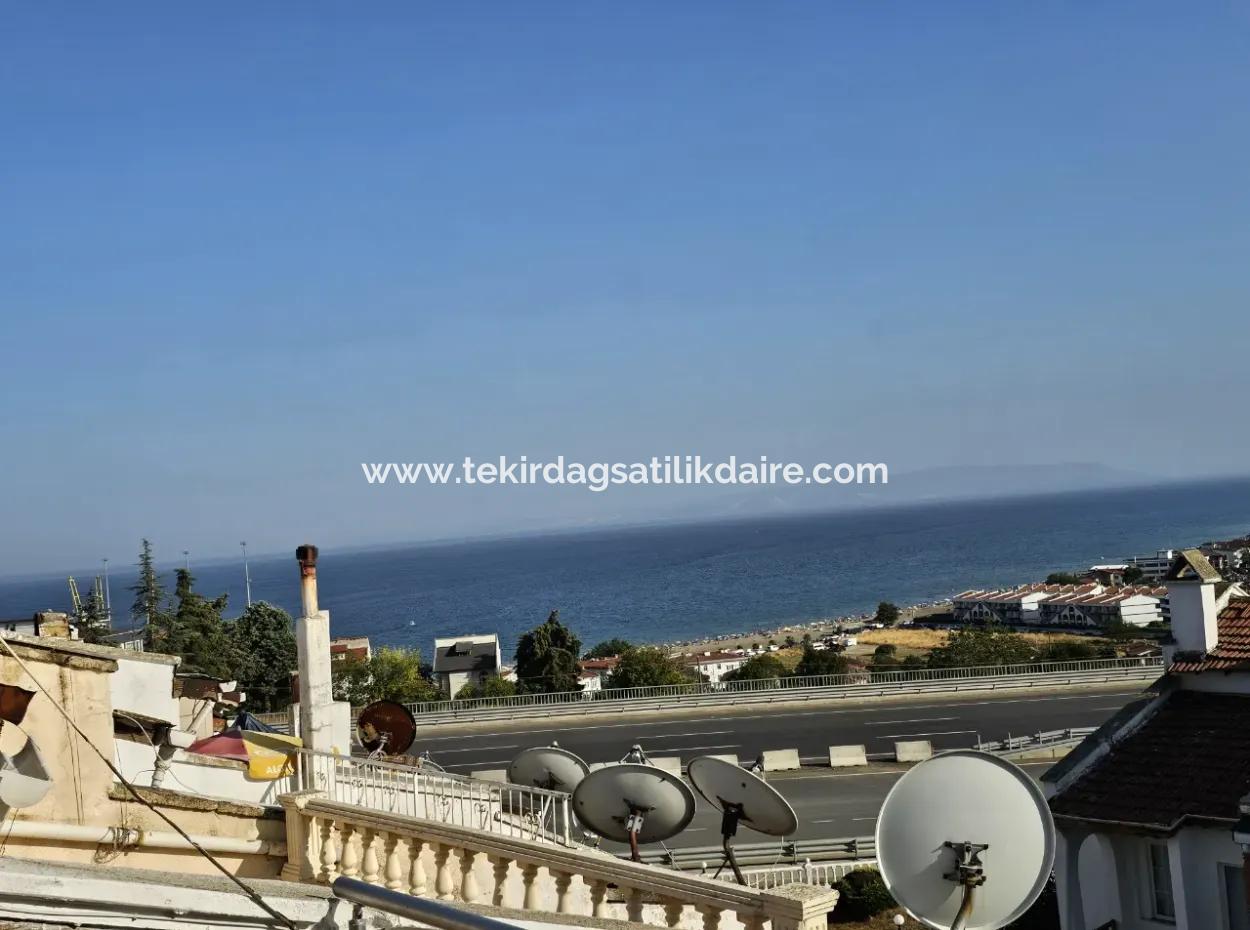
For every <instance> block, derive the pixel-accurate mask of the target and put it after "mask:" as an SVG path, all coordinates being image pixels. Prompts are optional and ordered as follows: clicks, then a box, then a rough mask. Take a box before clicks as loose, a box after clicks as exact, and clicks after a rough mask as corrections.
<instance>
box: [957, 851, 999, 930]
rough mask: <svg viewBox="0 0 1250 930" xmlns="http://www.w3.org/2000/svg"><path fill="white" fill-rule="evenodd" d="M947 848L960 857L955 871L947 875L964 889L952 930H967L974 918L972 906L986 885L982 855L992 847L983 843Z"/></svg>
mask: <svg viewBox="0 0 1250 930" xmlns="http://www.w3.org/2000/svg"><path fill="white" fill-rule="evenodd" d="M946 847H947V848H948V849H953V850H954V851H955V855H956V856H957V857H958V858H957V860H956V863H955V871H954V872H950V873H948V874H947V875H946V877H947V878H949V879H950V880H951V881H953V882H958V883H959V885H960V886H961V887H962V888H963V900H962V901H960V902H959V912H958V913H957V914H956V915H955V921H954V923H952V924H951V930H967V927H968V921H969V920H970V919H971V918H972V906H973V905H974V904H975V903H976V893H977V889H978V888H980V887H981V886H982V885H984V884H985V866H984V865H983V864H982V863H981V853H983V852H985V851H986V850H987V849H989V848H990V847H989V846H988V845H987V844H983V843H968V842H963V843H951V842H949V841H948V842H947V843H946Z"/></svg>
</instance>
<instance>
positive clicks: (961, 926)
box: [951, 885, 977, 930]
mask: <svg viewBox="0 0 1250 930" xmlns="http://www.w3.org/2000/svg"><path fill="white" fill-rule="evenodd" d="M976 894H977V886H976V885H964V899H963V901H962V902H960V904H959V913H958V914H956V915H955V922H954V923H953V924H951V930H967V927H968V920H969V918H971V917H972V905H973V903H974V901H973V899H974V898H975V897H976Z"/></svg>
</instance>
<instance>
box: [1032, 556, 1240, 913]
mask: <svg viewBox="0 0 1250 930" xmlns="http://www.w3.org/2000/svg"><path fill="white" fill-rule="evenodd" d="M1167 586H1168V593H1169V596H1170V598H1171V604H1172V636H1173V640H1174V641H1173V642H1172V643H1171V644H1169V645H1168V646H1167V648H1166V649H1165V653H1164V656H1165V661H1166V663H1167V666H1168V671H1167V673H1166V674H1165V675H1164V677H1163V679H1161V684H1160V688H1159V690H1158V694H1157V695H1155V696H1149V695H1147V696H1144V697H1143V698H1141V699H1140V700H1138V701H1135V702H1133V703H1131V704H1129V705H1127V706H1126V707H1125V708H1124V709H1123V710H1121V711H1120V712H1119V713H1117V714H1116V715H1115V716H1114V717H1112V719H1111V720H1109V721H1108V722H1107V723H1106V724H1105V725H1104V726H1103V727H1102V728H1100V729H1099V730H1098V732H1097V733H1095V734H1094V735H1093V736H1091V737H1090V738H1088V739H1086V740H1085V741H1084V742H1083V743H1081V745H1080V746H1078V747H1077V748H1076V750H1074V751H1073V752H1072V753H1071V755H1069V756H1068V757H1067V758H1065V759H1064V760H1063V761H1061V762H1060V763H1059V764H1057V765H1056V766H1054V767H1053V768H1052V769H1050V770H1049V771H1048V772H1047V773H1046V774H1045V775H1044V776H1042V782H1043V785H1044V786H1045V787H1046V790H1047V795H1048V796H1049V797H1050V806H1051V810H1052V812H1053V813H1054V815H1055V823H1056V826H1057V827H1058V830H1059V844H1058V855H1057V857H1056V860H1055V875H1056V880H1057V882H1058V887H1059V908H1060V916H1061V923H1062V926H1063V930H1100V928H1106V927H1115V928H1117V930H1162V928H1165V927H1167V928H1173V930H1247V928H1250V916H1248V912H1247V903H1246V887H1247V864H1246V862H1247V860H1246V851H1247V850H1248V849H1250V845H1246V846H1243V845H1242V843H1243V842H1245V843H1247V844H1250V829H1243V828H1245V827H1250V824H1247V823H1243V824H1241V825H1240V826H1239V823H1238V822H1239V818H1241V817H1242V815H1243V812H1244V810H1245V808H1246V804H1245V801H1244V800H1243V799H1245V798H1246V797H1247V795H1248V794H1250V597H1247V596H1246V594H1245V592H1244V591H1243V590H1242V589H1241V588H1240V587H1238V586H1236V585H1229V584H1227V583H1225V582H1224V581H1223V580H1222V579H1221V578H1220V576H1219V575H1218V574H1217V573H1216V572H1215V570H1214V569H1213V568H1212V567H1211V565H1210V563H1209V562H1208V561H1207V560H1206V559H1205V558H1204V557H1203V556H1202V554H1201V553H1199V552H1198V551H1197V550H1196V549H1187V550H1185V551H1183V552H1181V553H1179V554H1178V555H1177V557H1176V558H1175V559H1174V561H1173V564H1172V566H1171V568H1170V569H1169V572H1168V574H1167ZM1237 831H1239V832H1237Z"/></svg>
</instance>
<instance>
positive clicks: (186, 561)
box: [182, 549, 191, 571]
mask: <svg viewBox="0 0 1250 930" xmlns="http://www.w3.org/2000/svg"><path fill="white" fill-rule="evenodd" d="M182 567H183V568H185V569H186V570H187V571H191V553H190V552H189V551H188V550H186V549H183V550H182Z"/></svg>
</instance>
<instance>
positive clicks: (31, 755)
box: [0, 724, 52, 808]
mask: <svg viewBox="0 0 1250 930" xmlns="http://www.w3.org/2000/svg"><path fill="white" fill-rule="evenodd" d="M10 726H13V727H14V728H15V729H19V730H20V729H21V728H20V727H18V726H17V725H16V724H10ZM22 733H23V734H25V735H26V745H24V746H23V747H22V748H21V749H19V750H18V751H17V752H15V753H13V754H12V755H9V754H8V753H7V752H0V805H3V806H4V807H11V808H22V807H31V806H32V805H34V804H38V803H39V802H40V801H42V800H43V798H44V796H45V795H46V794H47V793H48V792H49V791H50V790H51V789H52V776H51V775H50V774H49V773H48V767H47V766H46V765H45V764H44V761H43V756H42V755H40V753H39V747H37V746H36V745H35V741H34V740H33V739H31V738H30V736H29V734H26V731H25V730H22Z"/></svg>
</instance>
